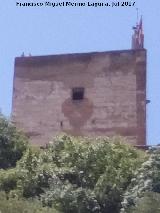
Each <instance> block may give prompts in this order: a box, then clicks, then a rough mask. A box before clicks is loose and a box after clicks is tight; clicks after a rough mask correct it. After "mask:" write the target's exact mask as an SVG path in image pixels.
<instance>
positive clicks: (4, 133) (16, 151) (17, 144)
mask: <svg viewBox="0 0 160 213" xmlns="http://www.w3.org/2000/svg"><path fill="white" fill-rule="evenodd" d="M26 148H27V139H26V138H25V136H24V135H23V133H22V132H20V131H18V130H17V129H16V127H15V126H14V125H13V124H11V122H10V121H9V120H7V119H6V118H5V117H4V116H3V115H1V114H0V168H3V169H6V168H10V167H14V166H15V165H16V162H17V161H18V160H19V159H20V158H21V157H22V155H23V153H24V152H25V150H26Z"/></svg>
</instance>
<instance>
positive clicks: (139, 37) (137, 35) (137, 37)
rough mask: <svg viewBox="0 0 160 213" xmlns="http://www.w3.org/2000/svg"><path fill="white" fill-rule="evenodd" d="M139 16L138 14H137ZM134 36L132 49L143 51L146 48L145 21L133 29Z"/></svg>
mask: <svg viewBox="0 0 160 213" xmlns="http://www.w3.org/2000/svg"><path fill="white" fill-rule="evenodd" d="M137 16H138V14H137ZM133 30H134V34H133V35H132V49H143V48H144V34H143V21H142V16H141V19H140V21H139V23H138V21H137V24H136V26H135V27H133Z"/></svg>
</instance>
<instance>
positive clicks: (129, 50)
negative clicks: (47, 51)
mask: <svg viewBox="0 0 160 213" xmlns="http://www.w3.org/2000/svg"><path fill="white" fill-rule="evenodd" d="M137 51H146V49H145V48H142V49H125V50H110V51H102V52H99V51H97V52H82V53H62V54H54V55H37V56H32V55H31V56H30V55H29V56H27V55H26V56H18V57H16V58H15V60H18V59H22V58H23V59H27V58H35V59H36V58H44V57H46V58H47V57H54V56H55V57H57V56H59V57H65V56H81V55H96V54H112V53H125V52H137Z"/></svg>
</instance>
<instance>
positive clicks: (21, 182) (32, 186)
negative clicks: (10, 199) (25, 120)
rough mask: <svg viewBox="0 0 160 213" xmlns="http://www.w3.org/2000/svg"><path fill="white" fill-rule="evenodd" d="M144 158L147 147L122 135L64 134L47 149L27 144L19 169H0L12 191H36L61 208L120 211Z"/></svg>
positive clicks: (70, 212) (73, 212)
mask: <svg viewBox="0 0 160 213" xmlns="http://www.w3.org/2000/svg"><path fill="white" fill-rule="evenodd" d="M144 160H145V154H144V152H141V151H137V150H136V149H135V148H133V147H131V146H129V145H127V144H125V143H124V141H123V140H122V138H112V139H109V138H96V139H93V138H75V137H70V136H67V135H63V136H60V137H57V138H55V139H54V140H53V142H52V143H50V144H49V145H48V146H47V147H46V149H44V150H38V149H31V148H29V149H27V151H26V152H25V154H24V156H23V157H22V158H21V160H20V161H19V162H18V163H17V167H16V169H15V170H14V171H13V170H12V172H9V171H11V170H8V171H6V174H2V173H3V172H2V173H1V174H2V177H1V174H0V180H2V183H1V185H2V186H3V187H2V189H3V190H5V191H6V192H7V193H8V194H9V195H12V196H13V195H14V196H17V197H24V198H29V197H30V198H35V197H37V196H38V197H39V199H41V201H42V203H43V205H46V206H50V207H51V206H54V208H56V209H57V210H58V211H60V212H65V213H91V212H95V213H99V212H101V213H107V212H109V213H110V212H113V213H117V212H119V209H120V208H121V201H122V196H123V194H124V191H125V190H126V189H127V187H128V185H129V184H130V182H131V179H132V178H133V174H134V172H135V170H137V168H139V167H140V166H141V164H142V162H144ZM14 172H15V173H14ZM9 173H10V174H9ZM7 174H8V175H7ZM12 177H13V180H14V181H13V182H12V181H11V180H12Z"/></svg>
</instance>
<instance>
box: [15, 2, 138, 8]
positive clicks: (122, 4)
mask: <svg viewBox="0 0 160 213" xmlns="http://www.w3.org/2000/svg"><path fill="white" fill-rule="evenodd" d="M135 3H136V2H135V1H132V0H131V1H119V2H118V1H112V2H111V1H109V2H89V1H88V2H73V1H63V2H47V1H46V2H23V3H22V2H16V6H18V7H53V8H54V7H85V6H88V7H133V6H135Z"/></svg>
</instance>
